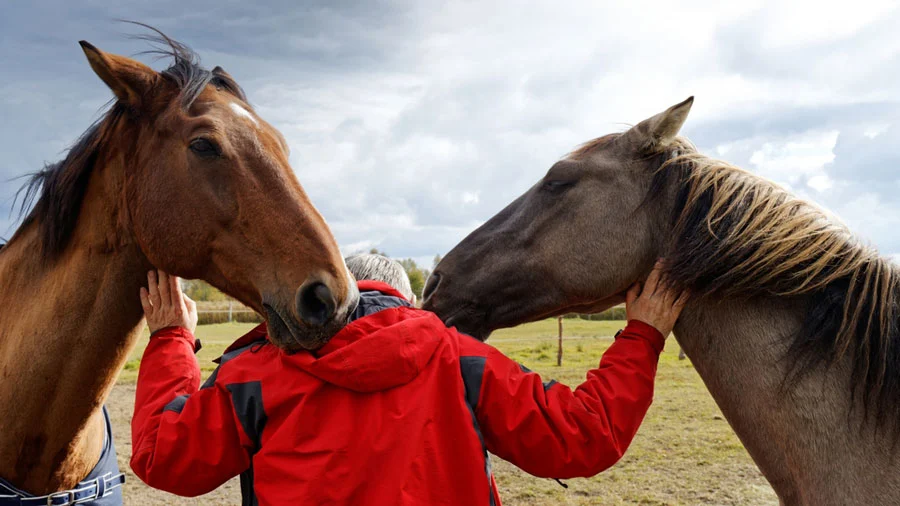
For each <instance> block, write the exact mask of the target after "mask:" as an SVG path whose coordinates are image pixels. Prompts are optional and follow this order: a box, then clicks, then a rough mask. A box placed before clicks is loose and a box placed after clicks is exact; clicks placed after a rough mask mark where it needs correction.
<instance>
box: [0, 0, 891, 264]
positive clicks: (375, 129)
mask: <svg viewBox="0 0 900 506" xmlns="http://www.w3.org/2000/svg"><path fill="white" fill-rule="evenodd" d="M163 3H164V2H163ZM826 3H827V2H826ZM157 4H158V2H154V3H151V4H146V5H144V6H143V7H141V9H143V10H142V11H141V12H140V14H142V15H143V17H144V18H146V19H154V20H157V21H154V22H155V23H158V24H160V27H161V28H163V29H164V30H166V31H167V32H169V33H170V35H173V36H175V37H176V38H177V37H181V38H184V39H185V41H186V42H188V43H190V44H192V45H193V46H194V47H195V48H196V49H198V50H199V51H200V52H201V53H202V56H203V58H204V61H205V62H206V63H207V64H208V65H210V66H212V65H222V66H224V67H225V68H226V69H227V70H228V71H229V72H230V73H231V74H232V75H234V76H235V77H236V78H237V79H238V80H239V81H240V82H241V84H242V85H244V87H245V88H246V90H247V91H248V94H249V96H250V99H251V102H252V103H253V105H254V106H255V109H256V112H257V113H258V114H259V116H260V117H262V118H264V119H266V120H267V121H269V122H271V123H272V124H274V125H275V126H276V127H278V128H279V129H280V130H281V131H282V132H283V133H284V135H285V137H286V138H287V139H288V141H289V143H290V146H291V150H292V157H291V163H292V165H293V167H294V169H295V171H296V172H297V174H298V177H299V179H300V181H301V183H302V184H303V185H304V187H305V188H306V190H307V192H308V193H309V195H310V196H311V198H312V200H313V202H314V203H315V204H316V205H317V206H318V207H319V208H320V209H321V211H322V213H323V215H324V216H325V217H326V218H327V219H328V222H329V224H330V226H331V228H332V230H333V231H334V233H335V234H336V236H337V238H338V240H339V242H340V243H341V244H344V245H345V248H344V249H345V250H346V252H350V250H353V249H368V248H370V247H373V246H374V247H378V248H379V249H383V250H386V251H388V252H389V253H391V254H392V255H396V256H410V257H414V258H417V259H425V258H430V257H431V256H433V255H434V254H435V253H445V252H446V251H447V250H448V249H450V248H451V247H452V246H453V245H454V244H455V243H456V242H457V241H459V240H460V239H462V238H463V237H464V236H465V235H466V234H467V233H468V232H469V231H471V230H472V229H473V228H474V227H475V226H477V225H478V224H480V223H482V222H483V221H485V220H486V219H487V218H489V217H490V216H491V215H493V214H494V213H496V212H497V211H499V210H500V209H501V208H502V207H503V206H504V205H505V204H506V203H508V202H509V201H511V200H512V199H513V198H515V197H516V196H517V195H519V194H520V193H521V192H522V191H524V190H525V189H527V188H528V187H529V186H531V185H532V184H533V183H534V182H535V181H536V180H537V179H538V178H539V177H540V176H541V175H542V174H543V173H544V172H545V171H546V170H547V168H549V167H550V165H551V164H552V163H553V162H555V161H556V160H557V159H558V158H559V157H560V156H562V155H564V154H565V153H566V152H568V151H569V150H570V149H571V148H573V147H574V146H576V145H577V144H579V143H581V142H584V141H586V140H588V139H590V138H593V137H596V136H598V135H602V134H605V133H608V132H611V131H617V130H621V129H622V128H624V127H625V125H626V124H629V123H632V124H633V123H636V122H638V121H640V120H641V119H643V118H645V117H647V116H649V115H651V114H655V113H656V112H659V111H660V110H662V109H664V108H665V107H667V106H669V105H671V104H673V103H675V102H677V101H680V100H681V99H683V98H685V97H687V96H688V95H695V96H696V102H695V105H694V109H693V111H692V113H691V118H690V119H689V120H688V123H687V125H686V127H685V133H686V134H687V135H688V136H689V137H691V138H692V139H694V140H695V141H696V142H697V143H698V145H699V146H700V147H701V149H702V150H705V151H706V152H709V153H711V154H714V155H715V156H718V157H722V158H725V159H727V160H729V161H731V162H734V163H736V164H738V165H741V166H744V167H745V168H747V169H749V170H752V171H754V172H756V173H758V174H760V175H762V176H764V177H768V178H770V179H773V180H775V181H777V182H779V183H782V184H784V185H786V186H788V187H790V188H792V189H793V190H795V191H797V192H798V193H799V194H800V195H801V196H803V197H806V198H810V199H812V200H814V201H816V202H817V203H819V204H821V205H823V206H825V207H827V208H829V209H831V210H833V211H835V212H836V213H837V214H838V215H840V216H841V217H842V218H844V219H845V220H846V221H847V222H848V224H849V225H850V226H851V228H853V229H854V230H859V231H860V233H861V234H863V235H866V236H867V237H870V238H871V240H872V241H874V242H875V243H877V244H878V245H879V246H880V247H881V248H882V250H883V251H885V252H886V253H900V241H897V240H895V239H893V237H894V236H895V230H896V229H897V227H900V222H898V221H900V206H898V205H897V204H895V202H896V198H894V199H892V198H890V196H891V195H896V194H897V192H898V190H900V186H898V185H900V183H898V182H897V178H896V177H895V176H894V174H896V173H897V166H898V164H900V162H897V158H896V157H897V155H896V154H895V153H896V149H895V146H896V145H898V144H900V128H898V127H897V126H894V125H892V123H893V122H894V121H895V120H896V118H897V117H898V115H900V88H897V87H896V86H893V85H892V83H895V82H897V80H900V61H898V60H897V58H896V54H897V52H898V51H900V38H897V37H896V36H895V33H896V26H897V25H898V24H900V11H898V10H897V7H896V4H894V3H893V2H890V1H871V2H869V1H862V0H859V1H857V2H853V3H850V4H848V3H839V2H834V3H833V4H828V5H825V4H823V3H822V2H821V1H812V0H804V1H802V2H780V1H775V0H771V1H769V0H748V1H744V2H725V3H712V4H711V3H709V2H706V1H700V0H694V1H687V2H682V3H679V4H678V5H677V6H674V5H673V4H671V3H666V2H659V1H650V0H640V1H635V2H618V3H610V2H593V1H588V0H583V1H580V2H576V4H575V5H570V6H568V7H567V8H565V9H563V8H560V7H559V6H558V5H556V4H551V3H547V4H538V5H534V4H532V5H530V6H529V8H527V9H525V8H522V7H521V5H520V3H518V2H513V1H512V0H509V1H497V2H477V3H452V4H446V3H440V4H438V3H433V2H419V3H414V4H411V5H410V4H408V5H402V4H389V5H378V6H373V5H371V4H368V3H363V2H360V3H358V4H355V5H343V4H331V3H328V4H322V5H317V4H316V3H315V2H312V3H309V4H304V8H303V9H300V8H298V7H297V6H296V4H295V3H293V2H284V3H278V2H272V3H267V4H266V7H265V8H259V9H254V10H253V11H252V12H248V11H246V9H243V8H238V7H236V6H232V5H223V4H220V3H218V2H210V5H215V6H216V9H215V11H214V12H215V13H216V14H215V16H211V17H208V16H207V17H204V21H205V23H204V26H206V25H207V24H208V25H210V26H212V27H215V26H218V25H221V26H222V27H225V28H226V29H224V30H222V29H211V30H210V31H209V32H206V31H203V30H202V29H199V28H198V25H197V23H196V19H193V18H191V19H188V17H186V16H183V15H181V14H179V15H178V16H177V17H176V16H172V15H170V14H168V11H169V10H170V9H168V8H167V7H166V6H164V5H157ZM132 9H134V8H133V7H132ZM195 9H196V10H197V12H213V11H212V10H209V9H204V8H203V7H202V6H200V7H195ZM49 12H50V13H49V14H48V15H47V16H36V15H35V13H34V12H28V11H27V9H26V10H25V11H23V13H22V14H19V15H20V16H21V19H19V18H16V19H13V20H11V22H10V26H11V27H12V29H14V30H21V31H20V32H17V33H11V34H7V35H8V36H7V38H6V39H4V42H3V44H8V42H7V41H10V40H17V38H20V39H22V40H26V39H27V37H29V36H30V35H29V33H30V31H34V29H35V26H36V25H35V23H37V22H36V21H31V18H32V17H34V19H40V25H41V29H43V30H51V31H53V32H54V33H57V34H58V35H59V37H69V36H71V39H72V41H73V44H74V41H75V40H78V39H80V38H85V37H86V36H84V35H78V34H79V33H81V32H96V31H98V29H97V27H98V26H101V25H96V24H91V23H97V22H96V21H91V19H92V17H91V12H90V11H88V10H85V9H84V8H79V7H78V6H75V5H74V3H73V4H69V3H62V2H60V3H59V8H58V9H55V10H53V9H51V10H50V11H49ZM179 12H181V11H179ZM107 15H108V16H109V17H123V18H134V17H136V13H135V12H134V11H133V10H132V11H129V10H128V9H127V8H125V7H115V8H114V11H111V12H109V13H107ZM216 16H218V17H219V19H216ZM114 28H116V27H114ZM107 31H109V30H107ZM55 40H56V39H54V41H50V42H46V43H44V44H43V45H33V47H31V48H29V47H28V46H27V45H23V46H22V47H21V48H18V50H13V49H14V48H9V47H7V46H5V45H4V47H3V49H4V51H3V52H2V54H4V58H7V60H4V59H0V74H2V75H3V76H4V84H2V85H0V104H2V107H3V112H4V115H5V116H6V117H7V118H9V119H8V120H6V121H4V122H2V123H0V177H2V178H3V179H6V178H8V177H11V176H13V175H16V174H20V173H23V172H26V171H28V170H34V169H36V168H38V167H39V166H40V164H41V162H43V161H44V160H53V159H55V158H56V157H57V155H58V152H59V150H60V149H61V148H62V147H64V146H65V145H68V144H69V143H70V142H71V141H72V140H74V138H75V137H77V135H78V134H79V133H80V132H81V131H82V130H83V129H84V128H86V127H87V125H88V123H89V120H90V116H91V114H92V113H93V111H94V110H95V109H96V107H98V106H99V105H100V104H101V103H102V102H103V101H105V100H106V98H107V97H108V96H109V95H108V92H107V90H105V88H104V87H103V86H102V85H101V84H100V83H99V81H98V80H97V79H96V78H95V77H94V76H93V74H92V73H91V72H90V71H89V70H88V69H87V66H86V65H85V64H84V63H83V62H82V61H77V60H78V58H79V57H80V55H79V54H78V53H77V46H74V45H73V48H69V49H71V50H69V49H67V47H68V46H62V45H60V44H61V43H57V42H55ZM92 42H93V41H92ZM100 42H103V44H101V46H102V47H104V49H111V50H117V48H119V47H125V46H127V44H126V42H123V39H122V38H121V37H118V36H116V37H109V38H108V40H106V41H104V40H103V39H101V40H100ZM128 47H131V46H128ZM135 47H137V48H139V47H140V46H135ZM120 52H122V53H126V54H127V53H128V51H127V50H124V51H120ZM20 53H21V56H17V55H19V54H20ZM17 58H18V59H17ZM39 66H40V67H43V66H46V67H47V68H53V69H62V70H57V72H60V71H62V72H64V75H66V76H67V77H66V79H65V80H61V79H55V80H54V79H47V74H46V73H43V74H42V73H41V72H40V69H39V68H38V67H39ZM895 162H897V163H895ZM15 187H16V185H15V184H9V183H0V203H2V202H3V201H4V200H9V199H10V198H11V196H12V194H13V193H14V191H15ZM891 192H893V193H891ZM0 216H3V214H2V213H0ZM6 223H8V221H7V222H6ZM3 225H4V222H3V221H2V220H0V231H2V229H3V227H2V226H3ZM417 261H418V260H417ZM420 263H421V262H420ZM427 265H429V266H430V262H428V263H427Z"/></svg>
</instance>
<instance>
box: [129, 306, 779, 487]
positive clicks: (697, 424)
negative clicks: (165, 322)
mask: <svg viewBox="0 0 900 506" xmlns="http://www.w3.org/2000/svg"><path fill="white" fill-rule="evenodd" d="M563 325H564V336H565V337H564V339H563V365H562V367H558V366H557V365H556V350H557V343H556V335H557V321H556V320H555V319H551V320H545V321H540V322H535V323H531V324H527V325H522V326H520V327H517V328H514V329H506V330H502V331H498V332H496V333H495V334H494V335H493V336H492V337H491V339H490V341H489V343H490V344H492V345H494V346H495V347H497V348H498V349H499V350H501V351H503V352H504V353H505V354H506V355H508V356H509V357H511V358H513V359H514V360H516V361H518V362H520V363H522V364H523V365H525V366H527V367H528V368H530V369H532V370H534V371H535V372H538V373H540V374H541V375H542V376H543V377H544V379H545V380H546V379H551V378H552V379H556V380H557V381H560V382H561V383H565V384H567V385H569V386H571V387H573V388H574V387H575V386H577V385H578V384H579V383H581V382H582V381H584V379H585V374H586V372H587V371H588V370H589V369H591V368H593V367H596V365H597V363H598V362H599V361H600V357H601V355H602V354H603V352H604V351H606V349H607V348H608V347H609V345H610V344H611V343H612V340H613V338H612V336H613V335H614V334H615V332H616V330H618V329H619V328H621V327H622V326H624V322H616V321H597V322H590V321H585V320H577V319H567V320H563ZM253 326H254V325H251V324H219V325H204V326H201V327H199V328H198V331H197V334H198V336H199V337H200V339H201V340H202V342H203V349H202V350H201V351H200V353H199V354H198V358H199V360H200V364H201V367H202V368H203V370H204V376H206V375H207V374H208V373H209V372H211V371H212V370H213V369H214V366H215V364H213V363H212V362H211V361H212V359H213V358H215V357H217V356H219V355H220V354H221V353H222V351H223V350H224V349H225V348H226V347H227V346H228V345H229V344H230V343H231V342H232V341H234V339H236V338H238V337H240V336H241V335H243V334H244V333H245V332H247V331H248V330H250V329H252V328H253ZM146 342H147V339H146V338H142V339H141V340H140V343H139V345H138V349H136V350H135V351H134V353H133V354H132V357H131V360H129V362H128V364H126V367H125V370H124V371H123V372H122V374H121V375H120V378H119V382H120V383H121V384H128V383H133V382H134V381H135V379H136V378H137V369H138V366H139V360H140V354H141V353H142V352H143V347H144V346H145V345H146ZM125 451H126V450H125V449H122V450H120V453H124V452H125ZM120 457H125V456H124V455H120ZM494 471H495V476H496V479H497V482H498V485H499V487H500V492H501V497H502V499H503V502H504V504H507V505H519V504H524V505H545V504H568V505H587V504H603V505H625V504H629V505H630V504H642V505H695V504H709V505H713V504H714V505H726V504H727V505H767V504H773V505H774V504H778V502H777V499H776V498H775V495H774V493H773V492H772V489H771V487H770V486H769V485H768V484H767V483H766V482H765V480H764V479H763V477H762V475H761V474H760V472H759V471H758V470H757V468H756V466H755V465H754V464H753V462H752V461H751V459H750V457H749V455H748V454H747V452H746V450H744V448H743V446H742V445H741V444H740V442H739V441H738V439H737V437H736V436H735V435H734V432H733V431H732V430H731V428H730V427H729V425H728V422H726V421H725V420H724V418H723V417H722V415H721V413H720V412H719V410H718V408H717V407H716V405H715V403H714V402H713V400H712V397H710V395H709V393H708V392H707V390H706V388H705V386H704V385H703V382H702V381H701V380H700V377H699V376H698V375H697V373H696V372H695V371H694V368H693V366H692V365H691V363H690V361H688V360H683V361H680V360H678V346H677V343H675V342H674V340H672V339H670V340H669V342H668V343H667V347H666V351H665V352H663V354H662V356H661V358H660V365H659V372H658V376H657V387H656V395H655V398H654V402H653V406H652V407H651V408H650V411H649V413H648V414H647V418H646V419H645V421H644V424H643V426H642V427H641V429H640V430H639V431H638V434H637V436H636V437H635V440H634V442H633V443H632V445H631V448H630V449H629V450H628V453H627V454H626V455H625V457H624V458H623V459H622V460H621V461H620V462H619V463H618V464H617V465H616V466H614V467H613V468H612V469H610V470H608V471H606V472H604V473H601V474H600V475H598V476H595V477H593V478H587V479H575V480H566V483H567V484H568V485H569V488H568V489H564V488H562V487H560V486H559V485H558V484H557V483H556V482H554V481H552V480H546V479H539V478H535V477H533V476H530V475H528V474H526V473H524V472H522V471H520V470H519V469H517V468H516V467H514V466H513V465H511V464H509V463H507V462H503V461H501V460H500V459H498V458H496V457H495V458H494ZM141 487H142V484H141V485H135V484H134V483H133V482H132V483H130V484H129V488H132V490H130V491H129V496H132V494H137V495H135V496H133V497H144V498H147V500H149V497H150V496H148V495H145V494H157V492H153V491H149V490H148V489H145V488H142V489H141V490H137V488H141ZM231 493H232V492H228V494H231ZM158 494H163V493H161V492H159V493H158ZM218 494H220V495H218V496H215V497H214V496H210V497H209V499H204V498H198V499H196V500H190V501H188V502H181V501H177V500H174V498H172V496H168V495H165V494H164V497H160V499H159V500H160V501H161V502H160V504H220V503H221V502H222V496H221V494H222V492H221V491H220V492H218ZM229 497H230V495H229ZM232 502H239V500H238V499H237V497H235V498H234V501H232Z"/></svg>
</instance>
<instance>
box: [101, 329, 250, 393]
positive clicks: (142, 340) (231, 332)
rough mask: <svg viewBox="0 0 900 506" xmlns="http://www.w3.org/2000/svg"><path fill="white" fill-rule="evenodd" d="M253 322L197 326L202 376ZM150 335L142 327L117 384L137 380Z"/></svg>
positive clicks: (209, 371) (208, 371) (211, 368)
mask: <svg viewBox="0 0 900 506" xmlns="http://www.w3.org/2000/svg"><path fill="white" fill-rule="evenodd" d="M256 325H257V324H255V323H217V324H215V325H200V326H199V327H197V337H198V338H199V339H200V342H201V343H202V344H203V346H202V347H201V348H200V351H199V352H198V353H197V360H198V361H199V362H200V369H201V370H202V371H203V376H204V377H206V376H207V375H208V374H209V373H211V372H212V371H213V369H215V368H216V364H215V363H213V359H215V358H218V357H219V356H220V355H222V352H223V351H225V348H227V347H228V345H229V344H231V343H233V342H234V341H235V339H237V338H239V337H241V336H242V335H244V334H245V333H247V332H248V331H250V330H251V329H253V328H254V327H256ZM149 337H150V331H149V330H147V329H146V328H145V329H144V334H143V335H142V336H141V337H139V338H138V343H137V346H136V347H135V349H134V350H133V351H132V352H131V356H130V357H129V358H128V362H126V363H125V368H124V369H123V370H122V372H121V373H119V380H118V383H119V384H130V383H134V382H135V381H137V373H138V368H140V365H141V355H143V354H144V348H146V347H147V342H148V339H149Z"/></svg>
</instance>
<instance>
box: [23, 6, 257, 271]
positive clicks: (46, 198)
mask: <svg viewBox="0 0 900 506" xmlns="http://www.w3.org/2000/svg"><path fill="white" fill-rule="evenodd" d="M133 24H136V25H139V26H142V27H144V28H146V29H148V30H151V31H152V32H154V34H148V35H139V36H137V37H136V38H138V39H140V40H144V41H147V42H149V43H150V44H151V46H152V49H150V50H148V51H146V52H145V53H144V54H153V55H156V56H158V57H160V58H171V59H172V60H173V62H172V65H171V66H170V67H169V68H167V69H166V70H164V71H162V72H161V73H160V74H161V75H162V76H163V77H164V78H166V79H167V80H168V81H170V82H171V83H173V84H174V85H175V86H176V87H177V89H178V90H179V93H178V98H179V100H180V101H181V107H182V108H184V109H185V110H187V109H188V108H190V107H191V104H193V103H194V101H195V100H196V99H197V97H199V96H200V94H201V93H202V92H203V90H204V89H206V86H207V85H209V84H212V85H213V86H216V87H217V88H220V89H224V90H226V91H228V92H229V93H231V94H233V95H234V96H236V97H237V98H240V99H241V100H244V101H246V96H245V95H244V91H243V90H242V89H241V87H240V86H238V84H237V83H236V82H235V81H234V80H233V79H232V78H231V77H230V76H229V75H228V74H226V73H225V72H224V71H223V70H222V69H221V68H220V67H216V68H215V69H213V70H211V71H210V70H207V69H205V68H203V67H201V66H200V58H199V56H198V55H197V54H196V53H195V52H194V51H193V50H191V48H189V47H188V46H186V45H185V44H182V43H181V42H178V41H176V40H173V39H171V38H169V37H168V36H166V35H165V34H164V33H162V32H161V31H159V30H157V29H156V28H153V27H152V26H149V25H145V24H143V23H133ZM128 117H129V112H128V110H127V108H126V107H125V106H124V105H123V104H121V103H119V102H117V101H116V102H113V103H112V106H111V107H110V108H109V110H108V111H107V112H106V113H104V114H103V115H102V116H101V117H100V119H98V120H97V121H96V122H94V124H92V125H91V126H90V127H89V128H88V129H87V131H85V133H84V134H82V135H81V137H80V138H79V139H78V140H77V141H76V142H75V144H74V145H73V146H72V147H71V148H69V151H68V153H67V154H66V157H65V159H63V160H61V161H58V162H56V163H51V164H47V165H45V166H44V168H43V169H41V170H39V171H37V172H35V173H33V174H31V175H30V176H29V177H28V181H27V182H26V183H25V184H24V185H23V186H22V187H21V188H20V189H19V191H18V192H16V199H14V201H13V206H15V203H16V201H18V198H19V197H20V196H21V197H22V200H21V203H20V207H19V217H20V218H21V217H22V216H25V219H24V220H23V221H22V224H21V225H20V227H19V228H18V230H17V232H16V233H15V234H13V236H12V238H11V239H10V241H14V240H15V239H16V236H17V235H18V232H19V231H21V230H23V229H24V228H25V226H26V225H28V224H30V223H32V222H34V221H35V220H37V221H39V223H40V227H41V230H40V235H41V245H42V252H41V253H42V254H43V255H44V256H45V257H47V258H52V257H54V256H56V255H58V254H59V253H60V252H61V251H62V250H63V249H64V248H65V247H66V245H67V244H68V242H69V240H70V239H71V236H72V232H73V231H74V229H75V225H76V223H77V221H78V215H79V212H80V210H81V205H82V202H83V201H84V195H85V192H86V191H87V186H88V182H89V181H90V175H91V172H92V171H93V168H94V165H95V163H96V162H97V158H98V154H99V153H100V149H101V148H102V146H103V145H105V144H106V142H107V141H108V139H107V138H106V137H107V136H108V132H111V131H112V130H113V127H114V126H115V125H116V124H117V122H119V121H124V120H126V119H127V118H128ZM29 209H30V211H29ZM26 212H27V216H26Z"/></svg>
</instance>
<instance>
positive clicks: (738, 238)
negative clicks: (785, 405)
mask: <svg viewBox="0 0 900 506" xmlns="http://www.w3.org/2000/svg"><path fill="white" fill-rule="evenodd" d="M670 151H671V152H672V153H673V154H674V153H675V152H677V153H678V154H674V155H673V156H671V157H669V159H668V160H667V161H665V162H664V163H663V164H662V166H661V167H660V168H659V170H658V171H657V173H656V175H655V177H654V182H653V184H652V186H651V195H650V196H653V194H658V193H659V192H660V191H661V188H662V187H663V186H665V182H667V181H668V182H670V183H671V182H673V181H674V183H675V185H676V191H675V195H676V196H675V210H674V212H673V214H672V223H671V230H672V235H671V238H670V241H669V243H668V246H667V248H666V251H665V257H666V268H667V270H668V274H669V279H670V281H671V282H672V283H673V284H675V285H677V286H679V287H681V288H685V289H687V290H690V292H691V294H692V297H694V298H700V299H710V298H721V297H736V298H750V297H757V296H763V297H773V296H775V297H794V296H807V297H810V298H811V302H810V306H809V307H810V311H809V312H808V314H807V316H806V319H805V321H804V323H803V325H802V328H801V330H800V332H799V333H798V335H797V336H795V338H794V340H793V341H792V342H791V343H790V347H789V352H788V356H787V357H786V358H787V359H788V360H789V361H790V363H791V365H790V367H789V371H790V373H789V377H788V378H786V384H791V383H794V382H796V381H799V380H800V379H801V378H802V377H803V376H804V375H805V374H807V373H809V372H810V371H812V370H813V369H814V368H816V367H819V366H822V365H829V364H833V363H835V362H837V361H838V360H841V359H842V358H844V357H850V360H851V361H852V364H853V369H852V370H853V373H852V374H853V380H854V385H855V387H854V388H855V389H854V390H853V391H852V392H851V393H850V395H851V396H856V395H859V396H860V397H861V400H862V406H863V409H864V410H865V413H866V417H867V418H868V416H869V415H870V414H871V415H873V417H874V419H875V420H876V421H877V423H879V424H881V423H883V422H885V421H887V420H889V419H893V420H897V419H898V418H900V269H898V268H897V266H896V265H894V264H893V263H892V262H890V261H889V260H887V259H886V258H883V257H881V256H880V255H879V254H878V252H877V251H876V250H875V249H874V248H872V247H871V246H869V245H867V244H864V243H862V242H861V241H860V240H858V239H857V238H856V237H855V236H854V235H853V234H852V233H851V232H850V231H849V230H848V229H847V227H845V226H844V225H843V224H841V223H839V222H837V221H836V219H835V218H834V217H833V216H830V215H829V214H828V213H826V212H825V211H823V210H822V209H820V208H818V207H817V206H815V205H812V204H810V203H809V202H806V201H803V200H801V199H799V198H797V197H795V196H794V195H792V194H790V193H789V192H788V191H786V190H785V189H783V188H781V187H780V186H778V185H776V184H774V183H772V182H770V181H767V180H765V179H763V178H760V177H758V176H755V175H753V174H751V173H749V172H747V171H744V170H742V169H740V168H738V167H734V166H732V165H729V164H727V163H724V162H721V161H717V160H714V159H711V158H708V157H706V156H704V155H701V154H699V153H697V152H696V150H694V149H693V147H692V145H690V143H689V142H687V141H686V140H684V139H679V140H678V141H676V145H675V146H672V147H671V149H670ZM870 408H871V409H870Z"/></svg>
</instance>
